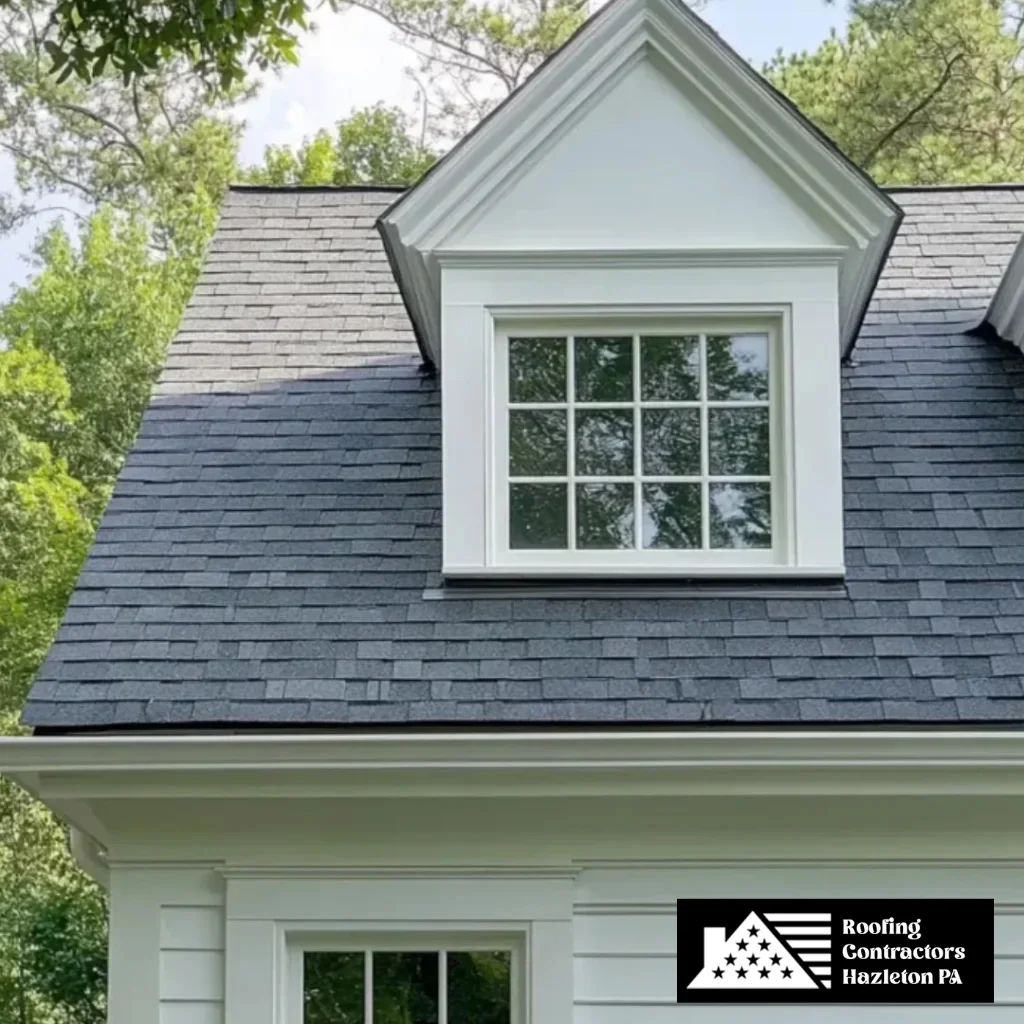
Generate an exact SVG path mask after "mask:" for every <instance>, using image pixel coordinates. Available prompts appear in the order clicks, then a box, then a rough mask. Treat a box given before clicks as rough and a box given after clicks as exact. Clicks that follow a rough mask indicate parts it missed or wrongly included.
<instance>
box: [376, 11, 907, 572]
mask: <svg viewBox="0 0 1024 1024" xmlns="http://www.w3.org/2000/svg"><path fill="white" fill-rule="evenodd" d="M638 154H642V156H641V157H638ZM900 216H901V213H900V210H899V208H898V207H897V206H896V204H895V203H894V202H893V201H892V200H891V199H890V198H889V197H887V196H886V195H885V194H884V193H882V192H881V191H880V190H879V189H878V188H877V187H876V186H875V185H874V183H873V182H872V181H871V180H870V179H869V178H867V177H866V176H865V175H864V174H863V173H862V172H861V171H859V170H858V169H857V168H856V167H855V166H854V165H853V164H851V163H850V162H849V161H848V160H847V159H846V158H845V157H844V156H843V155H842V153H840V152H839V150H837V149H836V148H835V147H834V146H832V145H830V144H829V143H828V141H827V140H826V139H825V138H824V137H823V136H822V135H821V133H820V132H818V131H817V130H816V129H815V128H814V127H813V126H812V125H810V124H809V123H808V122H807V121H805V120H804V119H803V118H802V117H801V116H800V115H799V113H797V111H796V110H795V109H794V108H793V107H792V106H791V105H790V104H788V103H786V102H785V101H784V100H783V99H782V98H781V97H780V96H779V95H778V94H777V93H776V92H775V91H774V90H773V89H772V88H771V87H770V86H769V85H768V84H767V83H766V82H765V81H764V80H763V79H762V78H760V77H759V76H758V75H757V73H756V72H755V71H754V70H753V69H752V68H751V67H749V65H747V64H746V62H744V61H743V60H741V59H739V58H738V57H737V55H736V54H735V53H733V52H732V51H730V50H729V49H728V47H726V46H725V45H724V43H723V42H722V40H721V39H720V38H719V37H718V36H717V35H715V34H714V33H713V32H711V31H709V30H708V29H707V27H706V26H705V25H704V24H703V23H702V22H701V21H700V19H699V18H697V17H696V16H695V15H694V14H693V12H692V11H690V10H689V9H688V8H687V6H686V4H685V3H682V2H680V0H619V2H618V3H616V4H609V5H607V6H606V7H605V8H604V9H603V10H602V12H601V15H600V16H599V17H595V18H592V19H591V20H590V21H589V22H588V23H587V24H586V25H585V26H584V27H583V28H582V29H581V30H580V31H579V32H578V33H577V34H576V35H575V36H573V38H572V39H571V40H570V41H569V42H568V43H567V44H566V45H565V46H564V47H563V48H562V49H561V50H560V51H559V52H558V53H557V54H556V55H554V56H553V57H552V58H551V60H549V61H547V62H545V64H544V65H543V67H541V68H540V70H538V71H537V73H536V74H535V75H533V76H532V77H531V78H530V79H529V81H528V82H527V83H526V84H525V85H524V86H523V87H522V88H521V89H519V90H517V91H516V92H515V93H514V94H513V95H512V96H511V97H509V99H508V100H506V101H505V102H504V103H503V104H502V105H501V106H500V107H499V108H498V109H497V110H495V111H494V112H493V114H492V115H491V116H490V117H488V118H487V119H486V120H485V121H484V122H483V123H482V124H481V125H480V126H479V127H478V128H477V129H476V130H475V131H473V132H472V133H471V134H470V135H469V136H467V138H466V139H465V140H463V142H462V143H460V145H458V146H456V147H455V148H454V149H453V150H452V151H451V152H450V153H449V154H448V155H447V156H446V157H445V158H444V159H443V160H442V161H441V162H440V163H439V164H438V165H437V166H436V167H435V168H434V169H433V170H432V171H431V172H430V173H429V174H428V175H427V176H426V177H425V178H424V179H423V180H422V181H421V182H420V183H419V184H418V185H417V186H416V187H415V188H413V189H412V190H411V191H410V192H408V193H406V194H405V195H404V196H403V197H402V198H401V199H399V200H397V201H396V203H395V205H394V206H393V207H392V208H391V209H389V210H388V211H386V212H385V214H384V215H383V216H382V217H381V220H380V229H381V234H382V237H383V239H384V243H385V245H386V247H387V250H388V256H389V258H390V260H391V263H392V265H393V266H394V268H395V272H396V276H397V279H398V282H399V284H400V287H401V289H402V295H403V298H404V300H405V303H406V306H407V308H408V310H409V313H410V315H411V317H412V319H413V322H414V324H415V326H416V329H417V335H418V337H419V340H420V344H421V347H422V349H423V353H424V357H425V358H426V359H427V360H428V361H430V362H433V363H434V364H435V365H437V366H438V367H439V368H440V372H441V403H442V425H441V433H442V456H443V475H444V509H443V516H444V563H443V566H442V569H443V572H444V574H445V575H446V576H447V577H469V576H473V577H512V578H516V577H518V578H526V577H534V576H540V577H551V578H558V577H562V578H568V577H628V576H639V577H646V576H652V577H653V576H658V577H666V576H668V577H672V576H676V577H682V578H689V577H695V576H704V577H710V578H715V577H726V576H728V577H749V578H754V577H768V576H806V577H836V576H840V575H842V574H843V573H844V564H843V560H844V545H843V484H842V481H843V472H842V429H841V426H842V425H841V419H840V359H841V358H842V357H843V355H844V354H847V353H848V352H849V351H850V348H851V346H852V344H853V341H854V339H855V337H856V336H857V332H858V329H859V325H860V321H861V317H862V316H863V313H864V310H865V308H866V305H867V302H868V299H869V297H870V295H871V292H872V289H873V286H874V282H875V279H876V275H877V274H878V272H879V270H880V268H881V265H882V263H883V261H884V258H885V253H886V251H887V249H888V246H889V244H890V243H891V241H892V239H893V237H894V235H895V232H896V230H897V228H898V226H899V220H900Z"/></svg>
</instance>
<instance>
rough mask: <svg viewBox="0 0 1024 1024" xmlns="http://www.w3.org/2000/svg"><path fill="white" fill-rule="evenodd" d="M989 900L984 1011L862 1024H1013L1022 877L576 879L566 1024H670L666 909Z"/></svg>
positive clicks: (686, 873)
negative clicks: (992, 915)
mask: <svg viewBox="0 0 1024 1024" xmlns="http://www.w3.org/2000/svg"><path fill="white" fill-rule="evenodd" d="M766 895H769V896H771V895H778V896H780V897H783V896H788V897H816V896H817V897H827V896H835V897H858V896H860V897H864V898H867V897H872V896H885V895H892V896H901V897H920V898H937V897H968V896H973V897H979V898H980V897H985V898H993V897H994V898H995V899H996V921H995V941H996V962H995V988H996V1005H995V1006H917V1007H914V1006H887V1007H872V1009H871V1021H872V1024H990V1022H991V1024H1004V1022H1005V1024H1009V1022H1010V1021H1011V1020H1012V1021H1014V1022H1015V1024H1017V1022H1020V1021H1022V1020H1024V901H1022V899H1021V897H1022V895H1024V877H1022V873H1021V872H1020V871H1019V869H1016V868H1010V867H1001V866H990V865H985V866H984V867H974V866H971V865H963V866H960V865H958V866H935V865H909V864H901V865H877V866H872V865H855V866H838V865H806V864H801V865H796V864H753V863H752V864H750V865H740V864H731V865H722V866H716V865H694V866H692V867H687V866H678V867H677V866H664V867H651V866H645V865H636V866H629V865H622V866H616V867H608V868H594V869H590V870H586V871H584V872H582V874H581V875H580V877H579V881H578V885H577V901H576V906H575V916H574V921H573V946H574V972H573V973H574V1002H575V1024H670V1022H671V1024H679V1022H680V1019H681V1018H680V1013H681V1012H682V1009H681V1008H680V1007H679V1006H677V1005H676V1002H675V993H676V961H675V950H676V903H675V901H676V900H677V899H685V898H687V897H690V898H695V899H697V898H701V897H722V898H726V897H735V898H743V897H744V896H750V897H760V898H764V897H765V896H766ZM863 1019H864V1009H863V1007H856V1006H840V1007H827V1006H818V1007H811V1006H807V1007H794V1006H785V1007H771V1006H757V1007H756V1008H755V1007H750V1008H749V1009H748V1008H744V1007H740V1006H720V1007H715V1006H691V1007H687V1008H686V1011H685V1020H686V1024H747V1022H748V1021H749V1022H750V1024H753V1022H754V1021H756V1024H862V1022H863Z"/></svg>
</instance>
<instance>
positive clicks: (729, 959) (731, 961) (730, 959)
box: [725, 953, 736, 967]
mask: <svg viewBox="0 0 1024 1024" xmlns="http://www.w3.org/2000/svg"><path fill="white" fill-rule="evenodd" d="M725 962H726V963H727V964H729V966H730V967H731V966H732V965H733V964H734V963H736V957H734V956H733V955H732V953H730V954H729V955H728V956H727V957H726V958H725Z"/></svg>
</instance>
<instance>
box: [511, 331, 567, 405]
mask: <svg viewBox="0 0 1024 1024" xmlns="http://www.w3.org/2000/svg"><path fill="white" fill-rule="evenodd" d="M565 350H566V341H565V338H510V339H509V342H508V397H509V401H512V402H564V401H565V400H566V399H567V398H568V396H569V393H568V386H567V377H566V369H565Z"/></svg>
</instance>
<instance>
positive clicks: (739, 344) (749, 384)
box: [708, 334, 768, 401]
mask: <svg viewBox="0 0 1024 1024" xmlns="http://www.w3.org/2000/svg"><path fill="white" fill-rule="evenodd" d="M767 397H768V335H767V334H734V335H733V336H732V337H716V336H709V337H708V398H710V399H711V400H712V401H728V400H729V399H767Z"/></svg>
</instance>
